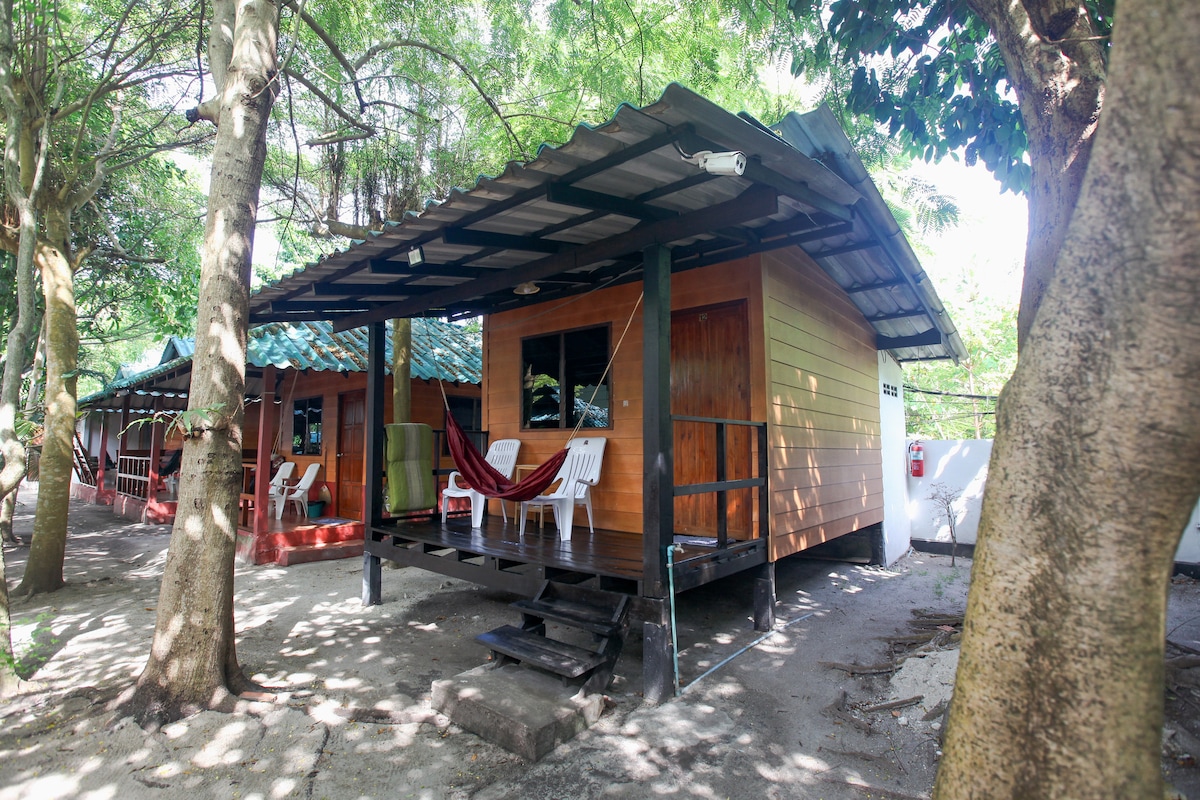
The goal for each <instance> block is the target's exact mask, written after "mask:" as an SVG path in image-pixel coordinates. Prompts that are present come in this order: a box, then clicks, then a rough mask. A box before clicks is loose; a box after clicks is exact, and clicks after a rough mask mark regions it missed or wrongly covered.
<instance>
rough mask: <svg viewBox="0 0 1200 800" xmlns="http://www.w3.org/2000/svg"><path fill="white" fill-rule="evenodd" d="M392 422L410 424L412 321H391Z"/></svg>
mask: <svg viewBox="0 0 1200 800" xmlns="http://www.w3.org/2000/svg"><path fill="white" fill-rule="evenodd" d="M392 422H412V320H411V319H394V320H392Z"/></svg>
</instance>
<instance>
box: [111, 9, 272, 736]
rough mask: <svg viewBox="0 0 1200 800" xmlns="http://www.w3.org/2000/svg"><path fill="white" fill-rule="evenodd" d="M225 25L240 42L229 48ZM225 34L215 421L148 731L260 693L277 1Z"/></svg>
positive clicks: (178, 564)
mask: <svg viewBox="0 0 1200 800" xmlns="http://www.w3.org/2000/svg"><path fill="white" fill-rule="evenodd" d="M235 13H236V20H235ZM222 22H224V23H225V25H222V24H221V23H222ZM231 23H232V24H231ZM226 26H227V27H226ZM223 27H224V28H225V29H226V32H228V31H229V30H232V32H233V34H232V36H233V38H232V41H228V40H221V38H220V37H221V31H220V29H221V28H223ZM213 28H214V29H217V30H215V31H214V33H213V39H212V40H211V41H210V48H209V54H210V59H212V60H214V65H213V71H214V74H215V75H219V76H220V77H221V78H222V79H223V80H222V82H221V83H220V84H219V86H220V89H221V91H220V94H219V95H218V100H219V107H218V110H217V112H216V116H217V121H218V128H217V140H216V144H215V146H214V149H213V171H212V182H211V185H210V190H209V204H208V223H207V226H206V229H205V240H204V258H203V263H202V267H201V280H200V301H199V308H200V313H199V319H198V322H197V330H196V353H195V357H194V359H193V369H192V382H191V389H190V391H189V395H188V410H189V411H203V412H204V415H205V416H206V417H207V422H206V423H196V424H194V425H192V426H191V429H190V430H189V432H188V435H187V437H186V439H185V442H184V447H183V464H182V467H181V469H180V486H179V507H178V512H177V513H176V516H175V527H174V529H173V530H172V532H171V545H170V547H169V549H168V552H167V562H166V566H165V567H164V571H163V581H162V589H161V592H160V594H159V601H158V616H157V620H156V623H155V629H154V641H153V644H152V646H151V652H150V659H149V661H148V662H147V664H146V668H145V670H144V671H143V672H142V674H141V676H140V677H139V678H138V684H137V688H136V690H135V692H134V694H133V695H132V696H131V698H130V700H129V701H128V706H127V708H128V709H129V710H130V711H131V712H132V713H133V714H134V715H135V717H137V718H138V719H139V721H141V722H142V723H143V724H154V723H160V722H163V721H166V720H170V719H174V718H178V717H179V716H181V715H183V714H186V713H189V712H191V711H193V710H196V709H200V708H222V707H225V705H226V704H227V701H228V700H229V699H230V697H231V695H232V694H237V693H239V692H241V691H243V690H244V689H246V688H248V687H249V686H250V684H249V682H248V681H247V680H246V678H245V676H244V675H243V674H242V670H241V667H240V666H239V665H238V662H237V655H236V647H235V641H234V625H233V558H234V542H235V534H236V532H237V509H238V494H239V491H240V484H241V475H242V466H241V463H242V435H243V430H242V422H243V417H244V395H245V383H246V381H245V371H246V328H247V317H248V309H249V287H250V258H251V252H252V249H253V241H254V221H255V214H256V212H257V209H258V194H259V187H260V185H261V181H262V169H263V162H264V161H265V158H266V130H267V122H268V120H269V118H270V114H271V105H272V101H273V99H274V95H275V90H276V87H275V82H274V78H275V74H276V69H277V67H276V60H275V59H276V38H277V34H278V10H277V8H276V7H275V5H274V4H272V3H270V2H266V1H265V0H239V2H237V3H236V4H235V3H234V2H233V0H223V2H218V3H215V4H214V21H213ZM222 52H224V53H230V52H231V53H232V57H231V58H230V56H229V55H225V56H221V55H219V54H220V53H222ZM222 58H224V59H225V61H224V63H223V64H222ZM224 65H227V67H228V68H227V70H226V69H223V68H222V67H223V66H224Z"/></svg>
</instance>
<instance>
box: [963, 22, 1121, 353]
mask: <svg viewBox="0 0 1200 800" xmlns="http://www.w3.org/2000/svg"><path fill="white" fill-rule="evenodd" d="M967 2H968V3H969V4H970V6H971V8H972V9H974V10H975V12H976V13H977V14H979V15H980V16H981V17H982V18H983V19H984V20H985V21H986V22H987V23H988V26H989V27H990V28H991V29H992V32H993V35H995V37H996V43H997V45H999V47H1000V52H1001V53H1002V54H1003V56H1004V63H1005V66H1006V67H1007V68H1008V76H1009V80H1010V81H1011V83H1012V86H1013V88H1014V89H1015V90H1016V92H1017V98H1018V101H1019V103H1020V107H1021V120H1022V122H1023V123H1024V124H1025V132H1026V135H1027V137H1028V142H1029V159H1030V165H1031V167H1032V170H1033V182H1032V185H1031V186H1030V189H1029V236H1028V239H1027V241H1026V250H1025V276H1024V282H1023V283H1022V285H1021V307H1020V310H1019V312H1018V316H1017V343H1018V346H1020V347H1024V345H1025V340H1026V338H1027V337H1028V335H1029V330H1030V327H1031V326H1032V325H1033V320H1034V317H1035V316H1036V315H1037V311H1038V307H1039V306H1040V304H1041V302H1042V296H1043V294H1044V293H1045V291H1046V286H1047V285H1048V284H1049V282H1050V280H1051V278H1052V277H1053V270H1054V264H1055V259H1057V257H1058V252H1059V250H1060V249H1061V248H1062V243H1063V239H1065V238H1066V235H1067V226H1068V225H1069V223H1070V221H1071V213H1072V212H1073V211H1074V209H1075V204H1076V203H1077V202H1078V199H1079V191H1080V189H1081V187H1082V186H1083V178H1084V174H1085V172H1086V171H1087V165H1088V157H1089V153H1090V152H1091V148H1092V141H1093V138H1094V135H1095V131H1096V123H1097V120H1098V119H1099V117H1100V108H1101V106H1102V104H1103V101H1104V80H1105V72H1106V66H1105V63H1104V50H1103V45H1102V43H1101V42H1100V41H1099V40H1098V39H1097V37H1096V36H1095V33H1096V32H1095V30H1094V28H1093V26H1092V24H1091V22H1090V20H1089V18H1088V17H1087V15H1086V14H1080V13H1078V12H1079V8H1078V5H1079V4H1078V3H1075V2H1067V1H1066V0H1052V1H1051V2H1024V3H1015V2H1011V1H1010V0H967ZM1026 9H1030V12H1029V13H1027V11H1026Z"/></svg>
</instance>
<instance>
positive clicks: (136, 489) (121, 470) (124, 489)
mask: <svg viewBox="0 0 1200 800" xmlns="http://www.w3.org/2000/svg"><path fill="white" fill-rule="evenodd" d="M117 494H119V495H124V496H125V497H132V498H134V499H136V500H146V499H148V498H149V497H150V458H149V457H148V456H120V457H118V458H117Z"/></svg>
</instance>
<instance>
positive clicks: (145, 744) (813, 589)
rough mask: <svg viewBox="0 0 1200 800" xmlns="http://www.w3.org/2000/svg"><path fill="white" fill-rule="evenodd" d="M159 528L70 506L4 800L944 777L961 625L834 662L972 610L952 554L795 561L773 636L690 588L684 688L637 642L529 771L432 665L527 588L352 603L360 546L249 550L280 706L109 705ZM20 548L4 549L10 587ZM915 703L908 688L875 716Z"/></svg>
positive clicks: (424, 796)
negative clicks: (61, 578)
mask: <svg viewBox="0 0 1200 800" xmlns="http://www.w3.org/2000/svg"><path fill="white" fill-rule="evenodd" d="M21 500H22V502H23V503H24V504H25V505H23V506H21V507H20V508H19V509H18V519H17V526H16V527H17V531H18V533H19V534H22V535H24V536H26V537H27V536H28V534H29V532H30V530H31V529H32V512H33V502H32V501H33V492H31V491H30V490H28V489H25V490H23V493H22V496H21ZM169 534H170V529H169V528H168V527H162V526H149V525H140V524H133V523H124V522H122V521H119V520H115V519H114V518H113V517H112V515H111V510H110V509H107V508H101V507H94V506H84V505H79V504H75V505H73V506H72V509H71V534H70V538H69V541H68V548H67V562H66V574H67V580H68V586H67V587H66V588H65V589H63V590H61V591H59V592H55V593H54V594H52V595H49V596H44V597H39V598H35V599H34V600H33V601H31V602H27V603H23V604H19V605H17V606H16V607H15V608H14V622H15V628H14V638H15V641H16V645H17V648H18V654H19V656H20V657H21V659H22V661H23V663H24V665H25V666H26V667H27V668H28V669H31V670H35V671H34V672H33V674H32V676H31V681H30V683H29V684H28V685H27V686H26V691H25V692H24V693H23V694H22V695H21V696H20V697H18V698H16V699H15V700H14V701H12V702H10V703H7V704H5V705H3V706H0V720H3V725H2V732H0V800H13V799H14V798H30V799H31V800H32V799H34V798H36V800H54V799H55V798H88V799H89V800H106V799H107V798H117V797H119V798H122V800H141V799H142V798H166V797H172V798H174V797H179V796H183V793H185V792H186V793H188V796H189V797H192V798H196V799H197V800H198V799H199V798H259V799H261V800H268V798H271V799H274V798H330V799H331V800H357V799H358V798H421V800H437V799H439V798H446V799H447V800H466V799H467V798H471V800H500V799H501V798H529V799H530V800H542V799H545V800H551V799H552V798H553V799H558V800H573V799H574V798H605V799H606V800H610V799H611V800H624V799H625V798H628V799H629V800H633V798H645V797H650V796H656V797H666V798H746V797H760V798H768V799H771V798H827V799H828V800H839V799H840V798H863V797H893V798H910V797H925V796H927V795H928V792H929V790H930V788H931V786H932V783H933V777H934V772H935V770H936V765H937V757H938V754H939V752H938V746H939V745H938V735H939V728H940V724H941V716H940V714H938V713H937V711H938V702H939V700H942V699H945V698H948V697H949V693H950V691H951V689H952V682H953V670H954V663H955V660H956V658H957V650H956V649H955V644H954V642H953V641H952V640H953V638H954V633H953V630H947V631H944V632H941V635H940V636H939V637H938V639H936V640H935V641H934V642H933V643H930V644H925V645H922V646H921V649H918V650H916V651H915V656H914V657H910V658H908V659H907V660H906V661H904V665H903V667H902V668H901V669H900V671H898V672H896V673H894V675H891V676H889V675H887V674H882V675H865V676H852V675H850V674H849V673H848V671H847V670H846V669H843V668H838V667H832V666H828V665H829V664H842V665H852V664H859V665H874V664H878V663H882V662H886V661H889V660H891V659H892V658H894V657H896V656H898V655H904V654H913V653H914V650H913V647H914V646H913V645H906V644H897V643H894V642H889V641H886V639H887V638H888V637H896V636H906V635H911V634H914V633H919V632H920V631H921V630H935V631H936V627H934V628H930V627H928V626H927V627H926V628H914V621H915V624H918V625H919V624H920V619H921V618H919V617H918V616H916V615H917V614H922V613H923V614H926V615H934V616H953V615H955V614H961V612H962V610H963V608H964V605H965V598H966V590H967V583H968V578H969V574H970V562H969V561H967V560H963V559H959V562H958V565H957V566H955V567H951V566H950V564H949V561H950V559H949V558H948V557H943V556H928V555H923V554H917V553H910V554H909V555H908V556H907V557H905V558H904V559H902V560H901V561H900V562H899V563H898V564H896V565H894V566H893V567H892V568H889V569H879V568H870V567H860V566H853V565H849V564H844V563H837V562H820V561H811V560H804V559H789V560H785V561H784V562H782V563H781V564H780V565H779V571H778V587H779V607H778V625H777V628H776V631H775V632H774V633H773V634H772V635H770V636H769V637H767V638H765V639H761V637H762V635H761V634H757V633H755V632H754V631H753V630H752V626H751V622H750V613H751V598H752V594H753V589H752V584H751V582H750V581H749V580H748V579H744V578H741V577H738V576H735V577H734V578H732V579H728V580H725V581H722V582H720V583H718V584H714V585H711V586H708V587H704V588H702V589H698V590H695V591H692V592H689V593H687V594H685V595H683V596H682V598H681V601H680V604H679V611H678V613H679V625H678V627H679V645H680V655H679V661H680V670H681V674H682V681H683V684H684V686H685V691H684V692H683V694H682V695H681V696H680V697H679V698H677V699H675V700H673V701H671V702H668V703H665V704H663V705H661V706H657V707H651V706H646V705H645V704H644V703H643V702H642V700H641V697H640V695H639V692H640V671H641V665H640V656H641V653H640V639H639V637H638V636H636V635H635V636H632V637H631V638H630V641H629V642H628V644H627V648H626V654H625V656H623V658H622V661H621V663H620V665H619V666H618V670H617V679H616V680H615V681H614V684H613V686H612V687H611V689H610V691H609V695H610V698H611V701H612V702H611V706H612V707H611V709H610V710H609V711H608V712H607V713H606V714H605V715H604V716H603V717H602V718H601V720H600V722H598V723H597V724H596V725H595V726H594V727H593V728H591V729H590V730H589V731H587V732H585V733H584V734H582V735H580V736H579V737H577V738H576V739H575V740H573V741H572V742H569V743H567V744H565V745H563V746H562V747H560V748H559V749H557V750H556V751H554V752H553V753H551V754H550V755H549V756H547V757H546V758H544V759H543V760H542V761H540V762H538V763H537V764H529V763H527V762H525V761H522V760H521V759H519V758H517V757H515V756H513V755H511V754H509V753H507V752H506V751H504V750H502V749H500V748H498V747H496V746H494V745H491V744H489V743H487V742H485V741H483V740H482V739H480V738H479V737H477V736H475V735H473V734H470V733H467V732H465V731H462V730H461V729H459V728H457V727H456V726H454V725H452V724H450V722H449V721H448V720H447V719H446V718H445V717H443V716H441V715H439V714H437V713H435V712H433V711H432V710H431V708H430V705H429V691H430V684H431V682H432V681H434V680H435V679H438V678H441V677H448V676H451V675H455V674H457V673H459V672H462V671H464V670H467V669H470V668H473V667H476V666H478V665H480V664H481V663H483V662H484V661H485V660H486V655H487V653H486V651H485V650H484V649H483V648H482V647H481V646H479V645H477V644H475V643H474V641H473V637H474V636H475V634H477V633H480V632H482V631H485V630H489V629H491V628H493V627H496V626H498V625H501V624H505V623H513V622H516V621H517V620H518V619H519V617H518V616H517V615H516V613H515V612H514V611H512V610H511V609H510V608H508V605H507V604H508V602H510V601H511V600H512V599H514V598H512V597H510V596H507V595H502V594H498V593H495V592H490V591H486V590H483V589H480V588H478V587H476V586H474V585H472V584H469V583H465V582H462V581H457V580H452V579H447V578H444V577H442V576H439V575H434V574H432V573H426V572H422V571H419V570H415V569H403V570H390V569H385V571H384V576H383V577H384V580H383V601H384V602H383V604H382V605H380V606H374V607H369V608H363V607H362V605H361V604H360V602H359V596H360V587H361V562H360V561H359V560H358V559H350V560H345V561H336V562H325V563H320V564H303V565H298V566H293V567H288V568H276V567H238V569H237V574H236V586H237V612H236V613H237V625H238V634H239V637H238V652H239V656H240V658H241V660H242V663H243V665H244V666H245V667H246V669H247V672H249V673H250V674H252V675H253V677H254V678H255V679H256V680H257V681H259V682H261V683H264V684H268V685H270V686H272V687H275V688H277V689H278V690H279V694H278V701H277V702H276V703H274V704H266V703H258V704H247V705H246V706H245V707H244V708H243V709H242V710H241V711H240V712H239V713H235V714H218V713H213V712H206V713H203V714H198V715H196V716H193V717H190V718H188V719H185V720H183V721H181V722H178V723H176V724H174V725H170V726H167V727H165V728H164V729H162V730H161V731H158V732H155V733H146V732H144V731H142V730H141V729H140V728H138V727H137V726H135V725H133V724H131V723H130V722H129V720H114V719H113V718H112V715H111V713H110V712H108V711H107V710H106V704H107V703H108V702H110V701H111V700H112V699H113V698H114V697H116V696H117V695H118V694H119V693H120V692H121V691H123V690H125V689H127V688H128V687H129V686H130V685H131V684H132V682H133V681H134V680H135V678H136V677H137V675H138V673H139V671H140V668H141V665H142V664H143V662H144V660H145V656H146V653H147V651H148V648H149V643H150V637H151V633H152V630H153V625H154V608H155V603H156V602H157V596H158V583H159V577H160V575H161V569H162V564H163V561H164V559H165V556H166V548H167V542H168V537H169ZM26 552H27V551H26V549H25V548H15V549H8V550H7V551H6V553H5V558H6V560H7V562H8V576H7V577H8V580H9V585H10V586H14V585H15V583H16V581H17V580H19V578H20V576H21V573H22V570H23V569H24V558H25V554H26ZM949 627H950V628H951V629H953V626H949ZM1168 628H1169V630H1171V634H1170V637H1171V639H1172V640H1173V641H1176V642H1179V643H1181V644H1184V645H1185V646H1188V647H1194V648H1200V589H1198V587H1197V584H1196V583H1195V582H1193V581H1190V580H1181V581H1178V582H1177V583H1176V584H1175V585H1174V586H1173V590H1172V610H1171V620H1170V623H1169V626H1168ZM760 639H761V641H760ZM943 640H946V641H943ZM755 642H757V644H754V643H755ZM752 644H754V646H753V647H749V649H746V648H747V646H748V645H752ZM743 650H744V652H741V651H743ZM739 652H740V654H739ZM731 657H732V658H731ZM714 667H716V669H713V668H714ZM710 670H711V671H710ZM1191 671H1192V672H1197V671H1200V670H1191ZM843 693H844V694H843ZM916 696H921V698H922V699H921V700H920V701H918V702H917V703H916V704H915V705H908V706H905V707H903V708H898V709H882V710H878V711H870V710H864V708H865V707H869V706H870V705H872V704H879V703H884V702H886V701H889V700H905V699H910V698H913V697H916ZM1197 707H1200V687H1192V686H1190V685H1186V682H1185V683H1184V684H1181V683H1180V682H1179V681H1176V682H1175V683H1174V684H1172V693H1169V702H1168V709H1169V710H1170V709H1175V711H1174V713H1175V714H1176V716H1177V717H1178V716H1182V717H1183V718H1184V719H1182V720H1178V719H1177V720H1176V721H1175V722H1174V723H1173V724H1174V725H1175V728H1176V729H1178V733H1177V734H1175V735H1173V736H1172V737H1171V742H1172V743H1173V744H1172V748H1169V752H1168V757H1166V758H1164V768H1166V769H1168V770H1169V772H1170V777H1171V779H1172V780H1173V781H1174V783H1175V785H1176V786H1177V787H1178V788H1180V789H1183V790H1184V791H1185V792H1186V793H1187V794H1188V795H1189V796H1191V797H1194V798H1200V780H1198V779H1197V772H1198V770H1197V769H1196V767H1195V766H1194V764H1195V760H1194V759H1191V760H1190V761H1189V758H1191V756H1192V755H1193V754H1195V755H1200V749H1190V750H1189V748H1191V747H1192V745H1193V744H1195V742H1196V740H1195V739H1194V738H1192V734H1193V733H1195V734H1200V729H1195V727H1196V720H1197V714H1196V713H1195V709H1196V708H1197ZM930 712H932V713H930ZM926 717H928V719H926ZM1189 727H1191V728H1193V729H1194V730H1192V732H1189V730H1188V729H1189Z"/></svg>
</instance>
